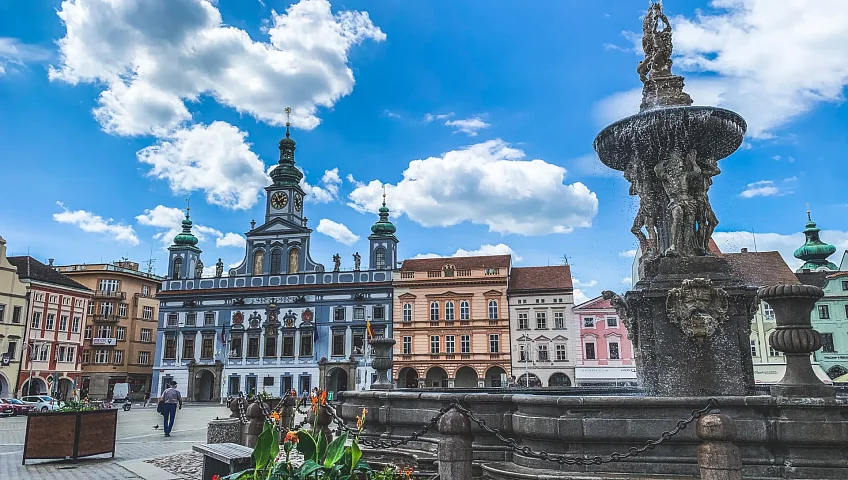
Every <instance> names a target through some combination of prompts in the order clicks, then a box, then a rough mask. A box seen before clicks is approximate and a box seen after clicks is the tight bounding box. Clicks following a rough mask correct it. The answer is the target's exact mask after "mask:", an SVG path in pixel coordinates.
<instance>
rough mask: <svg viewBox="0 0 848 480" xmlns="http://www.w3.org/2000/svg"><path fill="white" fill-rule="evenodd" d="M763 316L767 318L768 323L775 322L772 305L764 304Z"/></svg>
mask: <svg viewBox="0 0 848 480" xmlns="http://www.w3.org/2000/svg"><path fill="white" fill-rule="evenodd" d="M763 316H764V317H765V319H766V321H768V322H773V321H775V320H774V309H772V308H771V305H769V304H768V303H766V302H763Z"/></svg>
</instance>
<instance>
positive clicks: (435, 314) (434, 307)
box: [430, 302, 439, 322]
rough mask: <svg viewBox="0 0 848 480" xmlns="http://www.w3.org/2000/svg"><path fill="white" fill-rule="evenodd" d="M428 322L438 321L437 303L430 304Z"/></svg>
mask: <svg viewBox="0 0 848 480" xmlns="http://www.w3.org/2000/svg"><path fill="white" fill-rule="evenodd" d="M430 321H431V322H438V321H439V302H430Z"/></svg>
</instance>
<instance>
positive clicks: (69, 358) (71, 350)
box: [65, 347, 77, 363]
mask: <svg viewBox="0 0 848 480" xmlns="http://www.w3.org/2000/svg"><path fill="white" fill-rule="evenodd" d="M76 353H77V349H76V347H68V349H67V350H65V362H67V363H73V362H75V361H76V359H77V357H76Z"/></svg>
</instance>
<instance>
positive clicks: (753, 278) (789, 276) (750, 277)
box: [722, 252, 801, 287]
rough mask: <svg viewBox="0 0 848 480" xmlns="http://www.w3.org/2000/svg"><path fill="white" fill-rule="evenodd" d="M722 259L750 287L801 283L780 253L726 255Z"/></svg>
mask: <svg viewBox="0 0 848 480" xmlns="http://www.w3.org/2000/svg"><path fill="white" fill-rule="evenodd" d="M722 257H723V258H725V259H727V261H728V262H730V267H731V268H733V271H734V272H736V274H737V275H739V276H740V277H742V279H743V280H745V282H746V283H748V285H753V286H755V287H765V286H769V285H778V284H794V283H801V282H800V281H799V280H798V277H796V276H795V273H794V272H792V269H791V268H789V265H787V264H786V262H785V261H784V260H783V257H781V256H780V253H779V252H742V253H724V254H722Z"/></svg>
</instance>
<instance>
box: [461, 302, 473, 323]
mask: <svg viewBox="0 0 848 480" xmlns="http://www.w3.org/2000/svg"><path fill="white" fill-rule="evenodd" d="M470 318H471V306H470V305H469V304H468V301H466V300H463V301H461V302H459V319H460V320H469V319H470Z"/></svg>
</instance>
